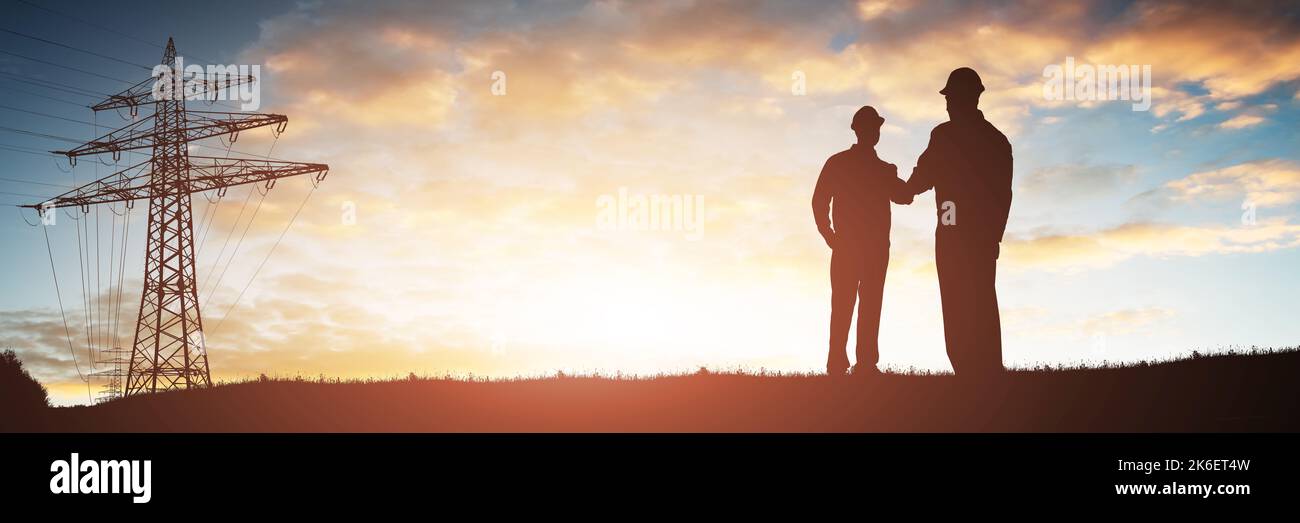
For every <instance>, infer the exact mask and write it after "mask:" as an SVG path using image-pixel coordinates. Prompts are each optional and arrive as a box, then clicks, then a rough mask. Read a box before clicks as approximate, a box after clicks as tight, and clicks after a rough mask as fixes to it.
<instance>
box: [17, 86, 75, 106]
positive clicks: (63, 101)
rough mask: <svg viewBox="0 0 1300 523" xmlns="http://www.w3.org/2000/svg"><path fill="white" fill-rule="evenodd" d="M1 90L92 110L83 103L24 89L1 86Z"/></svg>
mask: <svg viewBox="0 0 1300 523" xmlns="http://www.w3.org/2000/svg"><path fill="white" fill-rule="evenodd" d="M0 90H4V91H11V92H15V93H22V94H25V95H28V96H35V97H37V98H44V99H46V100H51V101H55V102H62V103H65V104H68V105H75V106H77V107H80V108H82V109H88V108H90V106H89V105H86V104H83V103H81V102H73V101H71V100H64V99H62V98H55V97H53V96H49V95H44V94H40V93H33V92H31V91H27V90H24V89H19V88H17V87H6V86H0Z"/></svg>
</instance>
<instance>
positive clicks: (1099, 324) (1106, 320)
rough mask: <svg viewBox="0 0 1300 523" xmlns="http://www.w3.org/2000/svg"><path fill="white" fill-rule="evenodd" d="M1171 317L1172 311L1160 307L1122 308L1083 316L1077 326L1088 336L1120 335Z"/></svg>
mask: <svg viewBox="0 0 1300 523" xmlns="http://www.w3.org/2000/svg"><path fill="white" fill-rule="evenodd" d="M1172 317H1174V311H1172V310H1170V309H1166V308H1162V307H1142V308H1136V309H1122V310H1117V311H1110V312H1106V313H1102V314H1098V315H1095V316H1092V317H1089V318H1085V319H1084V320H1082V321H1081V322H1080V323H1079V327H1080V330H1081V331H1082V332H1083V333H1085V334H1087V335H1090V336H1091V335H1097V334H1104V335H1122V334H1128V333H1130V332H1134V331H1136V330H1138V329H1141V328H1143V327H1149V326H1151V325H1152V324H1155V323H1157V322H1160V321H1163V320H1166V319H1169V318H1172Z"/></svg>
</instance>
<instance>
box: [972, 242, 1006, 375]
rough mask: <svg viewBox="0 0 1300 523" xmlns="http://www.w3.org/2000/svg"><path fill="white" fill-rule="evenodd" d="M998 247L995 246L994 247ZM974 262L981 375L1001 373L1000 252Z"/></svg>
mask: <svg viewBox="0 0 1300 523" xmlns="http://www.w3.org/2000/svg"><path fill="white" fill-rule="evenodd" d="M995 249H996V247H995ZM981 254H984V255H983V256H979V257H978V258H977V260H976V263H975V269H976V271H975V275H974V276H975V277H974V283H975V288H974V292H973V294H972V296H973V297H974V303H973V304H972V313H973V315H974V317H976V318H978V322H977V325H976V327H977V333H978V334H977V338H976V339H977V344H976V346H975V347H974V348H975V349H976V353H975V354H974V355H972V356H973V357H975V358H977V359H978V364H977V368H978V369H979V370H978V372H980V373H981V374H998V373H1000V372H1002V370H1003V366H1002V318H1001V315H1000V314H999V312H998V294H997V251H996V250H993V251H992V253H991V254H986V253H981Z"/></svg>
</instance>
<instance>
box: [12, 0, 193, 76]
mask: <svg viewBox="0 0 1300 523" xmlns="http://www.w3.org/2000/svg"><path fill="white" fill-rule="evenodd" d="M16 1H17V2H18V3H20V4H23V5H26V6H28V7H33V8H36V9H40V10H41V11H45V12H47V13H50V14H53V15H56V16H62V17H64V18H67V19H69V20H72V21H75V22H79V23H82V24H84V25H87V26H90V27H94V28H95V29H99V30H101V31H105V32H108V33H112V34H115V35H117V36H120V37H122V38H126V39H128V40H131V41H134V42H139V43H142V44H144V45H147V46H149V47H153V48H155V49H167V47H166V46H163V45H159V44H158V43H157V42H151V41H149V40H145V39H144V38H140V37H138V36H135V35H132V34H129V33H124V32H122V31H118V30H116V29H113V28H111V27H106V26H103V25H100V24H97V23H95V22H91V21H89V20H86V19H84V18H80V17H77V16H73V15H70V14H68V13H64V12H62V11H58V10H55V9H50V8H48V7H45V6H43V5H37V4H33V3H31V2H28V1H27V0H16ZM190 56H193V57H195V58H198V59H200V60H203V61H205V62H212V63H215V62H213V61H212V60H208V59H206V58H203V57H202V56H199V55H190Z"/></svg>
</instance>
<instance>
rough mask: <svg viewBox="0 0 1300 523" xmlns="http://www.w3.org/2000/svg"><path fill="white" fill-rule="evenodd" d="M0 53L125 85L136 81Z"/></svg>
mask: <svg viewBox="0 0 1300 523" xmlns="http://www.w3.org/2000/svg"><path fill="white" fill-rule="evenodd" d="M0 54H7V55H9V56H14V57H18V58H22V59H23V60H30V61H33V62H36V63H39V64H45V65H50V66H54V67H58V68H61V69H67V70H69V71H76V72H78V73H81V74H87V75H90V76H94V77H97V78H103V79H105V80H112V81H114V82H122V83H124V84H127V85H134V84H135V83H136V82H131V81H128V80H123V79H121V78H114V77H112V76H108V75H102V74H99V73H96V72H94V71H87V70H85V69H81V68H78V67H73V66H70V65H63V64H59V63H54V62H51V61H49V60H42V59H40V58H32V57H30V56H26V55H21V54H18V53H14V52H10V51H5V50H3V49H0Z"/></svg>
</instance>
